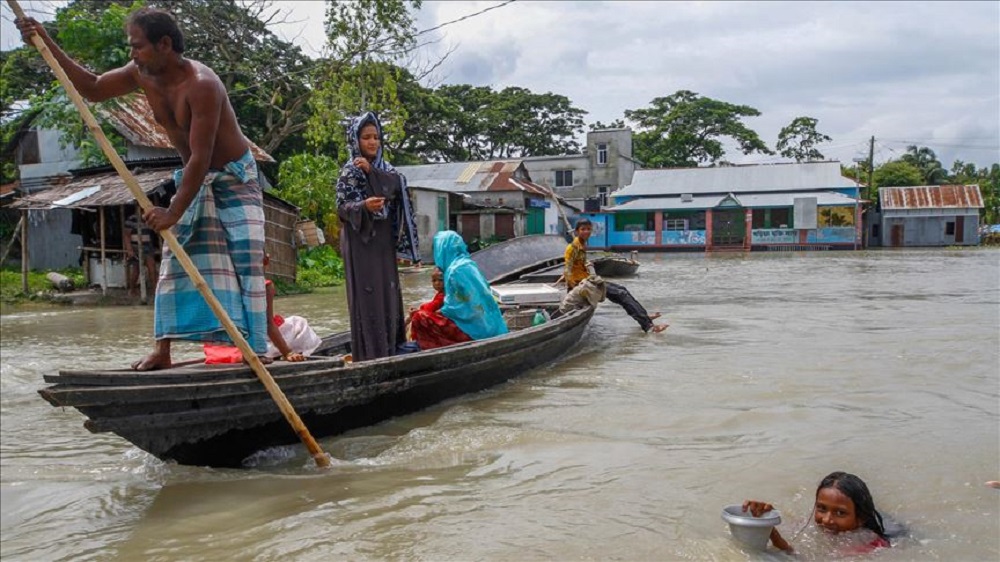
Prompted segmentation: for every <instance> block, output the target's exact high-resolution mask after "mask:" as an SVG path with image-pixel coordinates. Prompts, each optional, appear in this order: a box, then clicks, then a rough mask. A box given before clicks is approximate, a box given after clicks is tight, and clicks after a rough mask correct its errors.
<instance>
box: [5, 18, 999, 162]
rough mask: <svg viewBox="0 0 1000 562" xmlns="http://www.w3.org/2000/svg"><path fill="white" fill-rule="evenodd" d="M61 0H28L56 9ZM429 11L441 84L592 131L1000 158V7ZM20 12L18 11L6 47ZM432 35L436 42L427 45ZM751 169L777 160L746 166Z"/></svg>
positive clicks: (288, 28) (318, 46)
mask: <svg viewBox="0 0 1000 562" xmlns="http://www.w3.org/2000/svg"><path fill="white" fill-rule="evenodd" d="M53 4H54V3H53V2H39V1H37V0H35V1H26V2H22V6H24V7H25V8H27V9H30V8H32V7H36V8H42V7H45V6H48V7H47V8H45V10H46V11H49V12H51V11H52V10H51V6H52V5H53ZM502 4H504V2H502V1H497V0H491V1H483V2H452V1H449V2H434V1H425V2H424V3H423V6H422V8H421V9H420V11H419V13H418V17H417V28H418V29H421V30H423V29H429V28H432V27H436V26H438V25H441V24H443V23H446V22H451V21H453V20H457V19H459V18H462V17H464V16H469V15H471V14H475V13H476V12H480V11H483V10H485V9H487V8H490V7H494V6H499V7H497V8H496V9H493V10H489V11H486V12H485V13H482V14H479V15H474V16H472V17H468V18H467V19H465V20H463V21H459V22H457V23H452V24H449V25H446V26H444V27H443V28H441V29H440V30H439V31H438V32H433V33H431V34H428V35H435V34H436V35H435V36H436V38H438V39H440V41H438V42H437V43H436V44H433V45H430V46H428V47H426V49H427V52H426V55H425V56H426V57H427V59H428V60H429V59H432V58H433V57H434V56H435V54H436V53H440V52H443V51H445V50H447V49H453V52H452V53H451V55H450V56H449V57H448V58H447V60H446V61H445V62H444V63H443V64H442V65H441V66H440V67H439V69H438V71H437V72H436V73H435V74H434V75H433V76H432V77H431V82H430V83H429V84H428V85H432V86H434V85H438V84H462V83H465V84H474V85H489V86H492V87H494V88H496V89H500V88H504V87H507V86H521V87H524V88H528V89H530V90H531V91H533V92H536V93H543V92H553V93H557V94H561V95H564V96H567V97H568V98H569V99H570V100H571V101H572V102H573V104H574V105H575V106H576V107H579V108H581V109H583V110H585V111H587V112H588V114H587V116H586V117H585V120H586V122H587V123H591V122H594V121H602V122H605V123H607V122H609V121H612V120H614V119H618V118H622V117H623V116H624V111H625V110H626V109H638V108H641V107H646V106H648V105H649V103H650V101H651V100H652V99H653V98H655V97H660V96H668V95H670V94H673V93H674V92H676V91H678V90H692V91H694V92H697V93H698V94H701V95H704V96H708V97H711V98H715V99H718V100H722V101H726V102H729V103H734V104H743V105H750V106H752V107H754V108H756V109H758V110H759V111H760V112H761V114H762V115H761V116H760V117H756V118H751V119H748V120H746V121H745V123H746V125H747V126H749V127H750V128H751V129H753V130H755V131H757V133H758V134H759V135H760V136H761V138H762V139H763V140H764V141H765V142H766V143H767V144H768V145H769V146H770V147H772V148H773V147H774V144H775V143H776V141H777V135H778V131H779V130H780V129H781V128H782V127H783V126H785V125H787V124H788V123H789V122H790V121H791V120H792V119H794V118H795V117H799V116H809V117H813V118H816V119H818V120H819V124H818V129H819V130H820V131H821V132H823V133H826V134H827V135H829V136H830V137H832V138H833V140H832V141H831V142H830V143H827V144H825V145H821V146H820V147H819V148H820V150H821V152H823V153H824V155H825V156H827V157H828V158H830V159H836V160H840V161H841V162H845V163H850V162H851V160H852V159H854V158H858V157H867V154H868V140H869V138H870V137H871V136H874V137H875V141H876V142H875V160H876V163H879V162H884V161H886V160H889V159H891V158H898V157H899V156H900V155H902V154H904V153H905V151H906V146H907V145H909V144H917V145H920V146H928V147H930V148H931V149H933V150H934V151H935V152H936V153H937V155H938V157H939V158H940V160H941V161H942V163H943V164H944V165H945V167H946V168H950V167H951V164H952V162H953V161H954V160H955V159H961V160H964V161H966V162H969V161H971V162H975V163H977V164H978V165H979V166H987V165H990V164H992V163H994V162H998V161H1000V2H970V3H965V2H819V3H812V2H774V3H772V2H748V3H738V2H721V1H716V2H650V1H641V2H623V1H608V2H597V1H582V2H570V1H543V2H535V1H529V0H517V1H514V2H511V3H507V4H506V5H502ZM274 6H275V7H276V8H277V9H279V10H282V11H283V12H287V14H288V19H289V20H290V21H289V22H288V23H286V24H284V25H282V26H280V27H279V28H277V29H276V30H275V31H276V32H277V33H278V34H279V35H281V36H283V37H284V38H286V39H289V40H293V41H294V42H295V43H297V44H299V45H301V46H302V47H303V48H304V50H305V51H306V52H307V53H310V54H318V53H320V52H321V51H322V48H323V45H324V41H325V38H324V35H323V18H324V9H325V5H324V3H323V2H316V1H313V2H311V1H301V0H300V1H276V2H274ZM10 18H11V15H10V10H9V8H8V7H7V6H6V4H4V11H3V19H4V22H3V26H4V27H3V47H4V48H9V47H10V45H11V44H15V45H16V44H17V43H12V41H11V38H12V36H13V35H14V34H13V33H10V30H11V24H10V22H9V20H10ZM425 37H426V36H425ZM726 159H727V160H730V161H732V162H737V163H746V162H776V161H781V159H780V158H779V157H776V156H775V157H767V156H763V157H762V156H759V155H751V156H744V155H743V154H741V153H739V152H738V151H736V150H733V149H731V150H729V151H728V152H727V154H726Z"/></svg>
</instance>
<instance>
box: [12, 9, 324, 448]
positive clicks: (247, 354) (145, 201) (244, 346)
mask: <svg viewBox="0 0 1000 562" xmlns="http://www.w3.org/2000/svg"><path fill="white" fill-rule="evenodd" d="M7 3H8V4H10V7H11V9H12V10H14V14H15V16H17V18H18V19H24V18H25V17H26V16H25V14H24V11H23V10H22V9H21V6H20V4H18V3H17V0H7ZM31 42H32V44H34V45H35V48H36V49H38V52H39V53H41V55H42V58H44V59H45V62H47V63H48V65H49V67H51V68H52V72H53V73H55V75H56V77H57V78H59V82H60V83H61V84H62V85H63V88H65V89H66V93H67V94H69V97H70V99H71V100H73V104H74V105H76V108H77V110H79V111H80V116H81V117H83V121H84V122H85V123H86V124H87V128H88V129H90V132H91V133H93V134H94V137H95V138H96V139H97V143H98V144H99V145H101V150H103V151H104V154H105V155H106V156H107V157H108V160H110V161H111V165H112V166H114V168H115V170H117V171H118V174H119V175H120V176H121V177H122V180H124V181H125V185H126V186H127V187H128V189H129V191H130V192H131V193H132V196H133V197H135V200H136V201H137V202H138V203H139V205H140V206H141V207H142V209H143V211H148V210H150V209H152V208H153V204H152V203H151V202H150V200H149V198H148V197H146V194H145V193H143V191H142V188H141V187H140V186H139V182H138V181H136V179H135V177H133V176H132V173H131V172H129V170H128V168H127V167H126V166H125V162H123V161H122V159H121V157H120V156H118V153H117V152H116V151H115V149H114V147H112V146H111V143H110V142H109V141H108V139H107V137H105V136H104V131H102V130H101V126H100V125H99V124H98V123H97V120H96V119H94V115H93V114H92V113H91V112H90V108H88V107H87V104H86V103H84V101H83V98H82V97H81V96H80V93H79V92H78V91H77V90H76V87H75V86H74V85H73V82H72V81H70V79H69V76H67V75H66V71H64V70H63V68H62V66H61V65H60V64H59V61H57V60H56V58H55V56H54V55H53V54H52V52H51V51H50V50H49V48H48V46H47V45H46V44H45V41H43V40H42V38H41V37H39V36H38V35H37V34H33V35H32V36H31ZM25 223H27V221H25ZM160 236H161V237H162V238H163V239H164V240H165V241H166V242H167V245H168V246H169V247H170V250H171V251H172V252H173V253H174V256H176V257H177V260H178V261H179V262H180V263H181V265H182V266H183V267H184V271H186V272H187V274H188V275H189V276H190V277H191V281H192V282H193V283H194V285H195V287H197V288H198V292H200V293H201V296H202V297H204V298H205V301H206V302H207V303H208V306H209V307H210V308H211V309H212V312H214V313H215V316H216V317H218V319H219V321H220V322H221V323H222V326H223V327H224V328H225V329H226V333H227V334H229V337H230V338H232V339H233V342H235V343H236V347H238V348H239V349H240V351H241V352H242V353H243V359H244V360H245V361H246V362H247V363H248V364H249V365H250V368H251V369H253V372H254V373H256V374H257V377H258V378H259V379H260V382H261V383H263V384H264V388H266V389H267V392H268V393H269V394H270V395H271V398H272V399H273V400H274V401H275V403H276V404H277V405H278V409H279V410H281V413H282V414H284V415H285V419H287V420H288V423H289V424H290V425H291V426H292V429H293V430H294V431H295V433H296V434H297V435H298V436H299V439H301V440H302V442H303V443H304V444H305V446H306V449H308V450H309V453H310V454H311V455H312V457H313V460H314V461H316V464H317V465H318V466H320V467H324V468H325V467H328V466H330V459H329V457H327V456H326V453H324V452H323V449H321V448H320V446H319V444H318V443H317V442H316V440H315V439H313V437H312V435H311V434H310V433H309V430H308V429H307V428H306V426H305V424H304V423H302V419H301V418H300V417H299V415H298V414H297V413H296V412H295V408H293V407H292V405H291V403H289V401H288V398H287V397H286V396H285V393H284V392H282V390H281V388H279V387H278V385H277V383H275V382H274V378H273V377H272V376H271V373H269V372H268V371H267V369H266V368H265V367H264V364H263V363H261V361H260V358H259V357H257V354H256V353H254V352H253V350H252V349H250V344H248V343H247V340H246V339H245V338H244V337H243V334H241V333H240V331H239V330H238V329H237V328H236V325H235V324H233V321H232V320H231V319H230V318H229V315H228V314H226V311H225V309H223V308H222V305H221V304H220V303H219V300H218V299H217V298H215V295H214V294H213V293H212V291H211V289H209V288H208V284H206V283H205V278H204V277H202V275H201V273H200V272H199V271H198V268H197V267H195V265H194V262H192V261H191V258H190V257H189V256H188V255H187V252H186V251H185V250H184V247H183V246H181V245H180V243H179V242H177V237H175V236H174V233H173V232H171V231H170V229H169V228H168V229H165V230H161V231H160ZM25 279H27V277H25Z"/></svg>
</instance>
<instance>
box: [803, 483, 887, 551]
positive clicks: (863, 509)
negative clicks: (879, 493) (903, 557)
mask: <svg viewBox="0 0 1000 562" xmlns="http://www.w3.org/2000/svg"><path fill="white" fill-rule="evenodd" d="M826 488H834V489H837V490H840V492H841V493H842V494H844V495H845V496H847V497H848V498H851V501H852V502H854V512H855V513H856V514H857V516H858V517H859V518H860V519H861V526H862V527H864V528H866V529H870V530H871V531H873V532H874V533H875V534H877V535H878V536H880V537H882V538H883V539H886V540H889V537H888V536H887V535H886V533H885V525H884V524H883V523H882V515H881V514H880V513H879V512H878V510H876V509H875V500H873V499H872V494H871V492H869V491H868V486H867V485H866V484H865V481H864V480H862V479H860V478H858V477H857V476H855V475H853V474H849V473H847V472H831V473H830V474H828V475H827V477H826V478H824V479H823V481H822V482H820V483H819V487H817V488H816V495H817V496H819V492H820V490H824V489H826Z"/></svg>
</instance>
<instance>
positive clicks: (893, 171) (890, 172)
mask: <svg viewBox="0 0 1000 562" xmlns="http://www.w3.org/2000/svg"><path fill="white" fill-rule="evenodd" d="M873 180H874V184H875V185H874V186H873V187H905V186H910V185H923V183H924V178H923V175H921V173H920V170H919V169H918V168H917V167H916V166H914V165H913V164H910V163H909V162H904V161H902V160H892V161H889V162H886V163H885V164H882V165H881V166H879V167H878V168H875V174H874V176H873Z"/></svg>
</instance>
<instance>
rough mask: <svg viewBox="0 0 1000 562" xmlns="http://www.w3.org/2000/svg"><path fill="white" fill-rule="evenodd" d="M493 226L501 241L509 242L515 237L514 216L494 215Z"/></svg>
mask: <svg viewBox="0 0 1000 562" xmlns="http://www.w3.org/2000/svg"><path fill="white" fill-rule="evenodd" d="M493 225H494V228H495V229H496V235H497V238H498V239H500V240H509V239H511V238H513V237H514V215H513V214H509V213H506V214H498V215H494V218H493Z"/></svg>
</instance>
